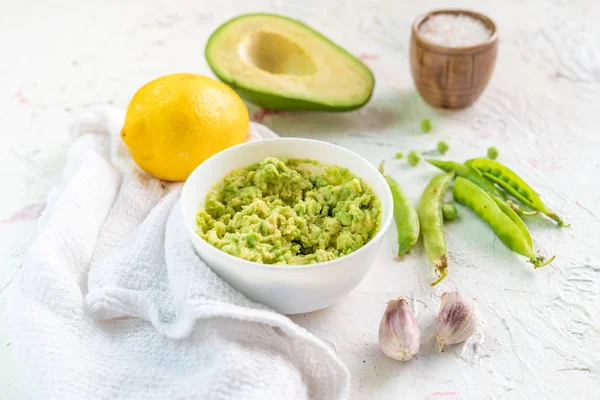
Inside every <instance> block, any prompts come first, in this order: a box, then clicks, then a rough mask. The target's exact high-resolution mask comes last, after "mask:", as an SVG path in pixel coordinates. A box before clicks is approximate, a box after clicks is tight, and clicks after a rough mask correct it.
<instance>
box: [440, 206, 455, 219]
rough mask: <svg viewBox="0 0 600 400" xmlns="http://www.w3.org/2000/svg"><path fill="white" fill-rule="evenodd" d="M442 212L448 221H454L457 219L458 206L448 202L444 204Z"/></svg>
mask: <svg viewBox="0 0 600 400" xmlns="http://www.w3.org/2000/svg"><path fill="white" fill-rule="evenodd" d="M442 214H443V215H444V219H445V220H446V221H452V220H454V219H456V216H457V215H458V211H457V210H456V206H454V204H452V203H448V204H444V205H443V206H442Z"/></svg>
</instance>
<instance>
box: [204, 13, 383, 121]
mask: <svg viewBox="0 0 600 400" xmlns="http://www.w3.org/2000/svg"><path fill="white" fill-rule="evenodd" d="M256 16H268V17H274V18H279V19H284V20H286V21H288V22H290V23H293V24H297V25H301V26H303V27H304V28H307V29H309V30H310V31H312V32H313V33H314V34H315V36H317V37H319V38H320V39H321V40H323V41H325V42H327V43H328V44H329V45H331V46H332V47H334V48H336V49H337V50H338V52H339V53H340V56H342V57H347V58H350V59H351V60H352V61H353V62H355V63H357V64H359V65H360V66H361V69H363V71H364V72H365V76H366V78H367V79H369V80H370V81H371V90H370V92H369V94H368V96H367V97H365V99H364V100H361V101H360V102H359V103H355V104H348V103H345V104H339V105H338V104H332V103H330V102H320V101H319V100H316V99H315V100H313V101H309V100H305V99H301V98H293V97H286V96H282V95H279V94H276V93H272V92H269V91H268V89H266V90H265V91H261V90H257V89H256V88H250V87H247V86H243V85H242V84H239V83H238V82H236V81H235V78H232V79H230V78H228V77H226V76H225V75H224V74H223V73H222V72H221V71H220V70H219V67H218V62H215V61H214V60H212V59H211V57H210V50H211V46H212V39H213V38H215V37H218V36H220V35H221V34H226V31H227V27H228V25H229V24H231V23H233V22H235V21H237V20H240V19H243V18H251V17H256ZM204 55H205V57H206V61H207V62H208V65H209V67H210V69H211V70H212V72H213V73H214V74H215V75H216V76H217V77H218V78H219V79H220V80H221V81H222V82H224V83H226V84H227V85H229V86H230V87H231V88H232V89H233V90H235V91H236V93H237V94H238V95H239V96H240V97H241V98H242V99H244V100H246V101H248V102H249V103H252V104H256V105H258V106H260V107H263V108H268V109H271V110H281V111H329V112H345V111H353V110H357V109H359V108H361V107H362V106H364V105H365V104H367V103H368V102H369V100H370V99H371V96H372V95H373V89H374V87H375V76H374V75H373V72H372V71H371V70H370V69H369V68H368V67H367V66H366V65H365V64H364V63H363V62H362V61H360V60H359V59H358V58H356V57H354V56H353V55H351V54H350V53H348V52H347V51H346V50H344V49H343V48H341V47H340V46H338V45H337V44H335V43H333V42H332V41H331V40H329V39H327V38H326V37H325V36H323V35H321V34H320V33H319V32H317V31H315V30H314V29H312V28H310V27H309V26H307V25H305V24H303V23H302V22H300V21H296V20H294V19H292V18H288V17H284V16H281V15H277V14H245V15H240V16H238V17H235V18H233V19H231V20H229V21H227V22H225V23H224V24H223V25H221V26H220V27H219V28H217V30H215V31H214V32H213V34H212V35H211V36H210V38H209V39H208V42H207V44H206V48H205V52H204Z"/></svg>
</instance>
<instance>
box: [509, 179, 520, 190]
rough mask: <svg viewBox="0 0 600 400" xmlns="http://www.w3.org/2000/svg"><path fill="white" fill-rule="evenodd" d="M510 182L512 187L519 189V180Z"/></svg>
mask: <svg viewBox="0 0 600 400" xmlns="http://www.w3.org/2000/svg"><path fill="white" fill-rule="evenodd" d="M508 184H509V185H510V187H512V188H513V189H515V190H519V184H518V183H517V182H513V181H510V182H508Z"/></svg>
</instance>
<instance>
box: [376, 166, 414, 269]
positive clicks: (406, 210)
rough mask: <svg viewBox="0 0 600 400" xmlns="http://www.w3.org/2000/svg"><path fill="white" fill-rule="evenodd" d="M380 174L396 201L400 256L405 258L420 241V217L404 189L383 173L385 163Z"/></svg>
mask: <svg viewBox="0 0 600 400" xmlns="http://www.w3.org/2000/svg"><path fill="white" fill-rule="evenodd" d="M379 172H381V173H382V174H383V177H384V178H385V180H386V182H387V184H388V186H389V187H390V191H391V192H392V199H393V201H394V221H395V222H396V228H397V231H398V256H400V257H401V256H403V255H405V254H406V253H408V251H409V250H410V249H411V248H412V247H413V246H414V245H415V243H417V240H419V231H420V227H419V217H418V216H417V212H416V211H415V208H414V207H413V205H412V203H411V202H410V200H409V199H408V198H407V197H406V195H405V194H404V192H403V191H402V188H401V187H400V185H399V184H398V182H396V181H395V180H394V178H392V177H391V176H389V175H385V174H384V172H383V162H382V163H381V164H380V165H379Z"/></svg>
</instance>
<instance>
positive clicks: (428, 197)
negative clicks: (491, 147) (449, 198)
mask: <svg viewBox="0 0 600 400" xmlns="http://www.w3.org/2000/svg"><path fill="white" fill-rule="evenodd" d="M453 178H454V172H448V173H445V174H441V175H438V176H435V177H433V179H431V181H430V182H429V184H428V185H427V187H426V188H425V190H424V191H423V194H422V195H421V199H420V200H419V204H418V206H417V214H418V215H419V224H420V226H421V233H422V236H423V244H424V246H425V252H426V253H427V256H428V257H429V260H430V261H431V262H432V263H433V265H434V267H435V270H436V273H437V274H438V279H437V280H436V281H434V282H433V283H431V286H435V285H437V284H438V283H440V282H441V281H442V280H443V279H444V278H445V277H446V276H447V275H448V248H447V244H446V237H445V236H444V217H443V214H442V204H443V200H444V194H445V193H446V189H447V188H448V185H449V184H450V182H451V181H452V179H453Z"/></svg>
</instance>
